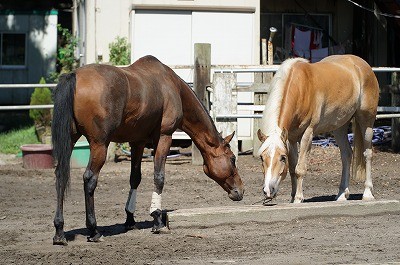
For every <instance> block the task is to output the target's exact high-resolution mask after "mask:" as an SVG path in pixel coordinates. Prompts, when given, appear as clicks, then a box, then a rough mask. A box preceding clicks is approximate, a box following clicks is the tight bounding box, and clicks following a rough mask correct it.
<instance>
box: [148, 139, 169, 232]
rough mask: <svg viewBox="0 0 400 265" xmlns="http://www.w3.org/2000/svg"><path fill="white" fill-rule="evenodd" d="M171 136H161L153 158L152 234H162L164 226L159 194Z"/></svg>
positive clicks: (162, 183)
mask: <svg viewBox="0 0 400 265" xmlns="http://www.w3.org/2000/svg"><path fill="white" fill-rule="evenodd" d="M171 143H172V136H171V135H162V136H161V137H160V140H159V141H158V144H157V147H156V148H155V156H154V191H153V194H152V197H151V205H150V215H151V216H152V217H153V218H154V225H153V229H152V232H153V233H155V234H158V233H160V232H162V228H164V227H165V224H164V223H163V221H162V211H161V193H162V190H163V188H164V177H165V162H166V159H167V156H168V153H169V148H170V147H171Z"/></svg>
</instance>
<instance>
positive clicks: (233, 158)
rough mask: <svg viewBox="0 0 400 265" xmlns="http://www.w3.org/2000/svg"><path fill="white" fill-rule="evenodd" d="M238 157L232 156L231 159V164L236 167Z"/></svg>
mask: <svg viewBox="0 0 400 265" xmlns="http://www.w3.org/2000/svg"><path fill="white" fill-rule="evenodd" d="M235 162H236V157H235V156H232V157H231V163H232V164H233V165H234V166H236V163H235Z"/></svg>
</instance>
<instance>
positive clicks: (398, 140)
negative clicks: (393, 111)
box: [391, 72, 400, 153]
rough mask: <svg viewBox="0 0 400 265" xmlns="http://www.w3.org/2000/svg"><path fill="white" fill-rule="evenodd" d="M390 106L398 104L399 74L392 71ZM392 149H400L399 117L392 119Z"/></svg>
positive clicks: (399, 92) (397, 150) (399, 101)
mask: <svg viewBox="0 0 400 265" xmlns="http://www.w3.org/2000/svg"><path fill="white" fill-rule="evenodd" d="M391 94H392V106H400V74H398V73H397V72H394V73H392V87H391ZM392 149H393V151H394V152H395V153H398V152H399V151H400V118H393V119H392Z"/></svg>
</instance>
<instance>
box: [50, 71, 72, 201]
mask: <svg viewBox="0 0 400 265" xmlns="http://www.w3.org/2000/svg"><path fill="white" fill-rule="evenodd" d="M75 84H76V77H75V73H69V74H66V75H63V76H61V77H60V81H59V82H58V84H57V87H56V89H55V91H54V111H53V121H52V124H51V134H52V142H53V156H54V158H55V159H56V161H57V168H56V172H55V173H56V189H57V193H58V194H59V195H61V194H62V195H63V194H64V192H65V190H66V189H67V188H68V187H69V178H70V158H71V153H72V148H73V146H72V140H71V129H72V122H73V120H74V114H73V102H74V91H75ZM62 195H61V196H62ZM62 197H64V196H62Z"/></svg>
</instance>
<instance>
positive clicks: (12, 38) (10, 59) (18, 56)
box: [0, 33, 26, 66]
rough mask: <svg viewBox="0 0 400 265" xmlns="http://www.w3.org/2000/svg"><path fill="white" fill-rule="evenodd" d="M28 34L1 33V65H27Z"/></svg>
mask: <svg viewBox="0 0 400 265" xmlns="http://www.w3.org/2000/svg"><path fill="white" fill-rule="evenodd" d="M25 62H26V34H21V33H1V58H0V64H1V66H25V64H26V63H25Z"/></svg>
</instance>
